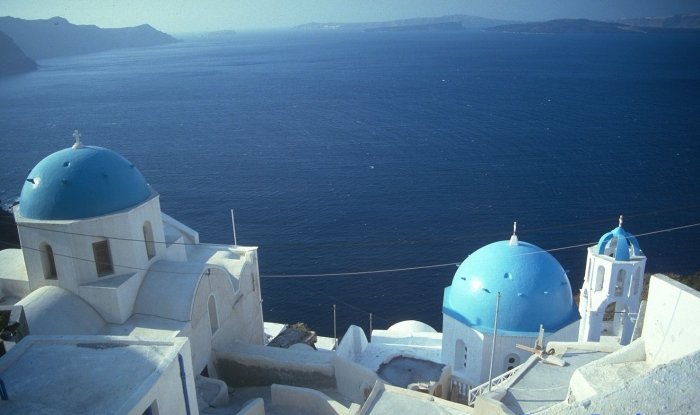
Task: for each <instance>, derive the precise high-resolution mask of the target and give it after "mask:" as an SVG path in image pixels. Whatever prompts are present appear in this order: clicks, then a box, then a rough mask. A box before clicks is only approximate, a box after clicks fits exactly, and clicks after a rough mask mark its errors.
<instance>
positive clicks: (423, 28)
mask: <svg viewBox="0 0 700 415" xmlns="http://www.w3.org/2000/svg"><path fill="white" fill-rule="evenodd" d="M455 30H464V26H462V23H461V22H439V23H428V24H421V25H410V26H383V27H371V28H367V29H365V30H364V31H365V32H452V31H455Z"/></svg>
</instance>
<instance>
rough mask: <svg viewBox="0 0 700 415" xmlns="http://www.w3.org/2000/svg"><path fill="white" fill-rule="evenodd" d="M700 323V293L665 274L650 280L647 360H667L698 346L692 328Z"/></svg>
mask: <svg viewBox="0 0 700 415" xmlns="http://www.w3.org/2000/svg"><path fill="white" fill-rule="evenodd" d="M698 327H700V293H698V292H697V291H695V290H693V289H692V288H690V287H688V286H686V285H683V284H681V283H680V282H678V281H674V280H672V279H670V278H668V277H667V276H665V275H661V274H655V275H652V277H651V280H650V282H649V298H648V299H647V307H646V316H645V318H644V328H643V329H642V338H643V339H644V343H645V348H646V354H647V361H649V362H652V363H653V365H659V364H663V363H667V362H669V361H671V360H673V359H677V358H679V357H683V356H685V355H688V354H690V353H692V352H694V351H696V350H697V349H698V338H697V336H694V335H693V334H692V333H693V331H695V330H697V328H698Z"/></svg>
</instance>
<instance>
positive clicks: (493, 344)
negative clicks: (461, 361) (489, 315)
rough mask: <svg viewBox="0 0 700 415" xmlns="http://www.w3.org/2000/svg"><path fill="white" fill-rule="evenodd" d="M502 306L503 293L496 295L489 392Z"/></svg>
mask: <svg viewBox="0 0 700 415" xmlns="http://www.w3.org/2000/svg"><path fill="white" fill-rule="evenodd" d="M500 305H501V292H500V291H499V292H498V293H496V317H495V319H494V322H493V342H492V343H491V364H490V365H489V392H491V381H492V380H493V355H494V353H495V351H496V333H497V332H498V307H499V306H500Z"/></svg>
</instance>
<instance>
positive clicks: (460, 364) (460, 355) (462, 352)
mask: <svg viewBox="0 0 700 415" xmlns="http://www.w3.org/2000/svg"><path fill="white" fill-rule="evenodd" d="M466 367H467V346H466V345H465V344H464V341H463V340H461V339H460V340H457V344H456V345H455V364H454V368H455V370H458V369H461V368H465V369H466Z"/></svg>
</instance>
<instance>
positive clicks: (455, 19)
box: [294, 14, 511, 32]
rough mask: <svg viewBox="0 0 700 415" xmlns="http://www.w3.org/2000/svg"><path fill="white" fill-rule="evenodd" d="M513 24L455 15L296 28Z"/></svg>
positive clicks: (395, 28) (444, 27)
mask: <svg viewBox="0 0 700 415" xmlns="http://www.w3.org/2000/svg"><path fill="white" fill-rule="evenodd" d="M507 23H511V22H509V21H506V20H495V19H487V18H485V17H477V16H468V15H464V14H454V15H449V16H441V17H418V18H414V19H404V20H389V21H384V22H364V23H306V24H303V25H300V26H296V27H294V29H296V30H355V31H378V32H390V31H392V32H393V31H414V30H456V29H459V30H462V29H483V28H485V27H490V26H495V25H503V24H507Z"/></svg>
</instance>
